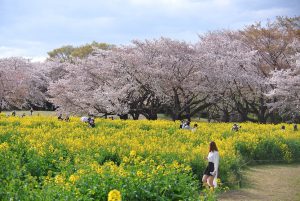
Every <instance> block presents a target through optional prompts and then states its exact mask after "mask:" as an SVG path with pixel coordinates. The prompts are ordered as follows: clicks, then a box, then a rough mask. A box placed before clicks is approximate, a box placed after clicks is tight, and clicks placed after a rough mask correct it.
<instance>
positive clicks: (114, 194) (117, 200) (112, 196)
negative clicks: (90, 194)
mask: <svg viewBox="0 0 300 201" xmlns="http://www.w3.org/2000/svg"><path fill="white" fill-rule="evenodd" d="M121 200H122V199H121V193H120V191H118V190H116V189H114V190H111V191H110V192H109V193H108V201H121Z"/></svg>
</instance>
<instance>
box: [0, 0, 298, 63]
mask: <svg viewBox="0 0 300 201" xmlns="http://www.w3.org/2000/svg"><path fill="white" fill-rule="evenodd" d="M299 14H300V0H48V1H46V0H0V58H1V57H2V58H3V57H11V56H21V57H26V58H31V59H32V60H33V61H41V60H44V59H45V58H46V57H47V52H49V51H51V50H53V49H55V48H59V47H61V46H63V45H73V46H80V45H84V44H86V43H91V42H92V41H96V42H105V43H110V44H115V45H126V44H130V42H131V41H132V40H135V39H138V40H145V39H153V38H159V37H161V36H163V37H169V38H172V39H178V40H185V41H187V42H196V41H197V40H198V35H199V34H202V33H205V32H208V31H214V30H220V29H232V30H237V29H243V28H244V27H245V26H246V25H251V24H253V23H255V22H259V21H262V22H266V20H267V19H270V20H274V19H275V18H276V16H290V17H294V16H297V15H298V16H299Z"/></svg>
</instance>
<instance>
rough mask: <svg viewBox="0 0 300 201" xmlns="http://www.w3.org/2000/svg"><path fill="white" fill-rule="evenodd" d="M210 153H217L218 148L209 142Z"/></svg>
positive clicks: (212, 142)
mask: <svg viewBox="0 0 300 201" xmlns="http://www.w3.org/2000/svg"><path fill="white" fill-rule="evenodd" d="M211 151H218V147H217V145H216V143H215V142H214V141H211V142H210V143H209V152H211Z"/></svg>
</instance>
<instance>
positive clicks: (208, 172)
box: [202, 141, 220, 188]
mask: <svg viewBox="0 0 300 201" xmlns="http://www.w3.org/2000/svg"><path fill="white" fill-rule="evenodd" d="M207 160H208V165H207V167H206V169H205V171H204V173H203V177H202V182H203V184H204V185H208V186H209V187H212V188H215V187H217V178H218V169H219V160H220V157H219V151H218V148H217V145H216V143H215V142H214V141H212V142H210V144H209V153H208V156H207Z"/></svg>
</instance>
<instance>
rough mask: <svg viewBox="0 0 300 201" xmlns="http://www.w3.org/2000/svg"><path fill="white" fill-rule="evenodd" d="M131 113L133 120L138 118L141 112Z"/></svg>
mask: <svg viewBox="0 0 300 201" xmlns="http://www.w3.org/2000/svg"><path fill="white" fill-rule="evenodd" d="M130 115H131V116H132V118H133V120H138V119H139V116H140V114H139V113H137V112H131V113H130Z"/></svg>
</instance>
